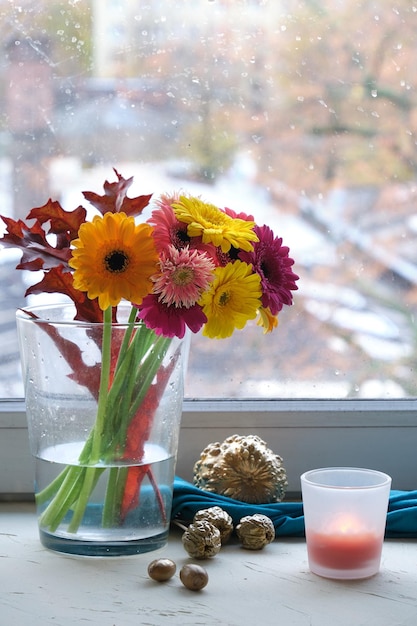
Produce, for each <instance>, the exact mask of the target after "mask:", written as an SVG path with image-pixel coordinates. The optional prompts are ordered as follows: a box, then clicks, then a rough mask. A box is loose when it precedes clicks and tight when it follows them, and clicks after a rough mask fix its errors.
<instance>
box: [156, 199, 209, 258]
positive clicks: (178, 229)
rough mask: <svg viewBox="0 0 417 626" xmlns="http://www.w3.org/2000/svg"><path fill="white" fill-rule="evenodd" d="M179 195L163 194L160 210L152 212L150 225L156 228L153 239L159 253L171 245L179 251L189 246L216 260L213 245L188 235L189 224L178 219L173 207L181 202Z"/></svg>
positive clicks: (159, 203) (160, 200) (159, 204)
mask: <svg viewBox="0 0 417 626" xmlns="http://www.w3.org/2000/svg"><path fill="white" fill-rule="evenodd" d="M179 198H180V196H179V194H175V195H172V196H169V195H166V194H163V195H161V196H160V198H159V200H157V205H158V208H157V209H155V210H154V211H152V214H151V217H150V218H149V220H148V223H149V224H151V225H152V226H153V227H154V231H153V237H154V241H155V247H156V249H157V250H158V252H163V251H164V250H166V248H167V247H168V246H170V245H172V246H174V247H175V248H177V250H179V249H181V248H184V247H185V246H189V247H190V248H193V249H194V248H195V249H196V250H199V251H200V252H207V254H208V255H209V256H211V257H212V258H213V259H214V260H216V249H215V247H214V246H213V245H212V244H205V243H203V242H202V240H201V237H190V236H189V235H188V233H187V228H188V224H186V223H185V222H181V221H180V220H179V219H177V217H176V215H175V213H174V209H173V208H172V205H173V204H174V203H176V202H179Z"/></svg>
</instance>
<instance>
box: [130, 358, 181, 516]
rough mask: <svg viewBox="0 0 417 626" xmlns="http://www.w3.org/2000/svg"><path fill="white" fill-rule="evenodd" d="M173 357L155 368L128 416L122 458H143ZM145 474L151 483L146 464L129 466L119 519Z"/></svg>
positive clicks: (133, 501) (136, 499) (134, 504)
mask: <svg viewBox="0 0 417 626" xmlns="http://www.w3.org/2000/svg"><path fill="white" fill-rule="evenodd" d="M177 358H178V355H176V356H175V355H174V357H173V358H172V360H171V362H170V364H169V365H168V366H167V367H163V366H161V367H160V368H159V370H158V373H157V377H156V382H155V383H153V384H152V385H151V386H150V387H149V389H148V391H147V393H146V395H145V397H144V399H143V402H142V404H141V405H140V407H139V410H138V411H137V413H136V414H135V415H134V417H133V418H132V420H131V422H130V424H129V427H128V429H127V436H126V444H125V448H124V454H123V458H125V459H129V458H133V457H136V458H142V457H143V454H144V445H145V442H146V441H147V440H148V439H149V433H150V430H151V428H152V422H153V418H154V415H155V412H156V409H157V408H158V406H159V403H160V401H161V398H162V395H163V393H164V390H165V387H166V386H167V384H168V381H169V379H170V376H171V374H172V371H173V369H174V367H175V363H176V361H177ZM145 475H148V478H149V480H150V481H151V482H153V475H152V470H151V468H150V467H149V466H148V465H143V466H135V467H129V469H128V472H127V478H126V484H125V488H124V492H123V499H122V504H121V507H120V518H121V520H124V519H125V518H126V515H127V514H128V513H129V511H131V510H132V509H134V508H136V507H137V506H138V504H139V490H140V486H141V484H142V481H143V479H144V477H145ZM154 488H156V493H157V497H158V502H159V506H160V509H161V515H162V517H163V518H164V516H165V509H164V506H163V503H162V498H161V497H160V494H159V490H158V487H157V485H156V487H155V484H154ZM161 507H162V508H161Z"/></svg>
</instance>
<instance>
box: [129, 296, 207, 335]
mask: <svg viewBox="0 0 417 626" xmlns="http://www.w3.org/2000/svg"><path fill="white" fill-rule="evenodd" d="M139 317H140V318H141V319H142V320H143V321H144V323H145V326H147V328H151V329H153V330H154V331H155V333H156V334H157V335H164V337H179V338H180V339H181V338H182V337H184V335H185V331H186V329H187V326H188V328H189V329H190V330H191V332H193V333H198V332H199V330H200V329H201V327H202V326H203V325H204V324H205V323H206V322H207V317H206V316H205V314H204V313H203V310H202V308H201V306H199V305H198V304H195V305H194V306H191V307H189V308H186V307H176V306H174V305H171V306H168V305H166V304H165V303H164V302H162V301H160V300H159V299H158V296H157V295H156V294H150V295H148V296H145V298H144V299H143V300H142V303H141V305H140V307H139Z"/></svg>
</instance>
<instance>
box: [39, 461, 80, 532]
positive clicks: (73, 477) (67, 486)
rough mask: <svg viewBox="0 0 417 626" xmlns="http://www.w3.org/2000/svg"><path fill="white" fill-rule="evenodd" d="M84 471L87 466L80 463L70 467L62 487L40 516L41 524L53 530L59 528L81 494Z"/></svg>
mask: <svg viewBox="0 0 417 626" xmlns="http://www.w3.org/2000/svg"><path fill="white" fill-rule="evenodd" d="M84 471H85V467H80V466H78V465H77V466H73V467H69V468H68V472H67V474H66V476H65V479H64V481H63V482H62V484H61V487H60V489H59V490H58V492H57V493H56V494H55V496H54V499H53V500H51V502H50V503H49V505H48V506H47V507H46V509H45V510H44V511H43V513H42V515H41V516H40V519H39V524H40V526H45V527H48V528H49V529H50V530H51V531H52V532H53V531H54V530H56V529H57V528H58V526H59V524H60V523H61V522H62V520H63V519H64V517H65V515H66V514H67V513H68V511H69V509H70V508H71V506H72V504H73V502H75V500H76V499H77V497H78V495H79V492H80V490H81V488H82V486H83V481H84V478H83V474H84Z"/></svg>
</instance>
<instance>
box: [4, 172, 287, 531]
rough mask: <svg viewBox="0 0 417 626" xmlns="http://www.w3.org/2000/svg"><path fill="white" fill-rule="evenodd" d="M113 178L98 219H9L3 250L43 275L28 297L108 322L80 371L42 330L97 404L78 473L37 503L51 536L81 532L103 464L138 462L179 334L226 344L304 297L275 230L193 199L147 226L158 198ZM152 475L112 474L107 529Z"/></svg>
mask: <svg viewBox="0 0 417 626" xmlns="http://www.w3.org/2000/svg"><path fill="white" fill-rule="evenodd" d="M114 171H115V174H116V177H117V181H116V182H112V183H109V182H107V181H106V182H105V183H104V195H101V196H100V195H98V194H96V193H93V192H84V193H83V195H84V197H85V199H86V200H87V201H88V202H90V203H91V205H92V206H93V207H94V208H95V209H96V214H95V215H94V217H93V218H92V219H91V220H88V219H87V211H86V209H85V208H84V207H82V206H79V207H78V208H76V209H75V210H73V211H66V210H64V209H63V208H62V206H61V205H60V203H59V202H56V201H52V200H49V201H48V202H47V203H46V204H45V205H44V206H41V207H37V208H34V209H32V210H31V211H30V213H29V214H28V216H27V221H28V222H29V223H30V224H31V225H28V224H27V223H25V222H24V221H22V220H14V219H12V218H9V217H5V216H1V218H2V220H3V221H4V223H5V225H6V232H5V234H4V235H3V237H2V238H1V239H0V242H1V243H2V244H3V245H4V246H9V247H14V248H20V249H21V250H22V252H23V254H22V257H21V261H20V263H19V264H18V265H17V268H18V269H22V270H30V271H39V270H42V271H43V277H42V278H41V280H40V281H39V282H37V283H36V284H34V285H32V286H31V287H29V288H28V289H27V291H26V295H29V294H39V293H60V294H63V295H65V296H67V297H68V298H69V299H70V300H71V301H72V302H73V303H74V305H75V311H76V315H75V319H77V320H79V321H85V322H100V323H103V325H104V331H103V336H102V338H101V339H100V346H99V347H100V350H101V353H102V360H101V367H100V371H98V370H97V368H95V367H94V366H91V365H86V364H85V363H84V361H83V358H82V356H83V355H82V354H80V349H79V347H78V346H77V345H76V344H74V343H72V342H71V341H70V339H68V338H64V337H62V336H60V335H59V334H56V333H53V332H52V330H49V331H48V327H47V326H46V332H50V335H51V337H52V339H53V341H54V342H55V343H56V345H57V346H58V347H59V349H60V351H61V353H62V355H63V356H64V358H65V359H66V361H67V362H68V365H69V366H70V368H71V371H72V374H71V376H72V377H74V378H75V379H76V380H77V382H79V384H81V385H85V386H86V387H87V388H88V389H89V391H90V392H91V394H92V395H93V396H94V397H95V398H96V399H97V415H96V420H95V424H94V427H93V429H92V431H91V433H90V435H89V437H88V439H87V442H86V443H85V445H84V448H83V449H82V451H81V454H80V458H79V466H77V465H75V466H68V467H67V468H66V469H65V470H64V471H63V472H61V474H60V475H59V476H58V477H57V478H56V479H55V480H54V481H53V482H51V484H50V485H49V486H48V487H47V488H46V489H44V490H42V491H41V492H39V493H37V494H36V498H37V501H38V503H45V509H44V512H43V516H42V517H43V519H42V525H44V526H45V527H48V528H50V529H51V531H53V530H54V529H55V528H57V526H58V525H59V524H60V523H61V521H62V520H63V519H64V518H65V516H67V514H68V513H69V512H70V511H71V515H72V517H71V520H70V522H69V530H70V532H76V531H77V529H78V526H79V524H80V523H81V520H82V518H83V515H84V512H85V509H86V506H87V504H88V500H89V497H90V495H91V493H92V491H93V489H94V486H95V484H96V483H97V481H98V479H99V477H100V475H101V473H102V472H103V471H104V470H103V467H102V466H100V465H103V464H105V463H107V462H108V461H109V460H111V459H115V458H118V459H121V460H123V458H124V456H125V455H126V454H127V452H129V453H130V454H131V453H132V449H133V448H135V453H136V455H137V459H138V461H140V460H141V456H142V455H143V449H144V444H145V443H146V438H147V436H148V433H149V429H150V426H151V423H152V416H153V413H154V412H155V410H156V408H157V406H158V403H159V401H160V398H161V396H162V394H163V391H164V387H165V385H166V384H167V380H168V378H169V369H168V368H165V369H166V371H164V369H163V368H162V369H161V367H160V364H161V362H162V359H163V356H164V354H165V353H166V351H167V349H168V347H169V345H170V342H171V341H172V339H173V338H174V337H178V338H182V337H184V334H185V332H186V330H187V328H188V329H190V330H191V332H193V333H197V332H199V331H200V330H201V331H202V333H203V334H204V335H205V336H207V337H210V338H225V337H229V336H230V335H232V333H233V332H234V330H235V329H242V328H244V326H245V325H246V323H247V322H248V321H249V320H253V319H255V318H258V324H259V325H260V326H262V327H263V329H264V331H265V332H270V331H272V330H273V329H274V328H275V327H276V326H277V320H278V313H279V311H280V310H281V309H282V307H283V306H284V305H291V304H292V291H293V290H295V289H297V285H296V281H297V279H298V276H297V275H296V274H294V272H293V270H292V266H293V263H294V261H293V260H292V259H291V258H290V256H289V249H288V247H286V246H284V245H283V243H282V239H281V238H279V237H275V236H274V234H273V232H272V230H271V229H270V228H269V227H268V226H258V225H256V223H255V221H254V219H253V218H252V217H251V216H248V215H246V214H244V213H235V212H234V211H232V210H231V209H228V208H225V209H220V208H218V207H217V206H214V205H213V204H210V203H207V202H204V201H203V200H201V199H200V198H197V197H192V196H188V195H186V194H184V195H182V194H174V195H172V196H168V195H162V196H161V197H160V198H158V199H157V200H156V202H155V207H154V209H153V211H152V213H151V217H150V218H149V219H148V220H147V221H146V222H145V221H143V220H142V222H140V221H138V220H137V219H136V218H137V217H138V216H139V215H140V214H141V213H142V212H143V210H144V208H145V207H146V206H148V204H149V203H150V201H151V196H149V195H147V196H138V197H135V198H130V197H128V196H127V191H128V189H129V187H130V185H131V184H132V180H133V179H132V178H130V179H124V178H123V177H122V176H121V175H120V174H119V173H118V172H117V171H116V170H114ZM138 222H139V223H138ZM123 302H127V303H129V304H130V316H129V320H128V325H127V330H126V331H125V332H124V334H123V335H122V336H121V335H120V334H119V333H117V332H115V331H114V330H113V331H112V329H113V326H114V323H115V322H117V320H118V307H119V305H120V304H121V303H123ZM138 321H140V322H141V323H140V324H138ZM145 409H146V410H145ZM145 475H147V476H148V477H149V478H150V480H152V476H151V471H150V469H149V467H148V466H147V465H146V464H145V465H144V466H143V467H142V468H140V467H135V468H129V471H127V472H124V473H123V472H122V470H121V469H120V468H116V469H115V470H114V473H113V475H112V474H111V475H110V478H109V481H108V482H109V484H108V489H107V495H106V504H105V507H104V512H103V525H109V524H114V523H123V519H124V518H125V517H126V515H127V513H128V512H129V510H130V509H131V508H132V507H133V506H134V505H135V502H136V500H137V497H138V496H137V494H138V489H139V487H140V484H141V481H142V480H143V478H144V476H145ZM155 488H157V487H155ZM161 515H164V511H163V506H162V505H161Z"/></svg>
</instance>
